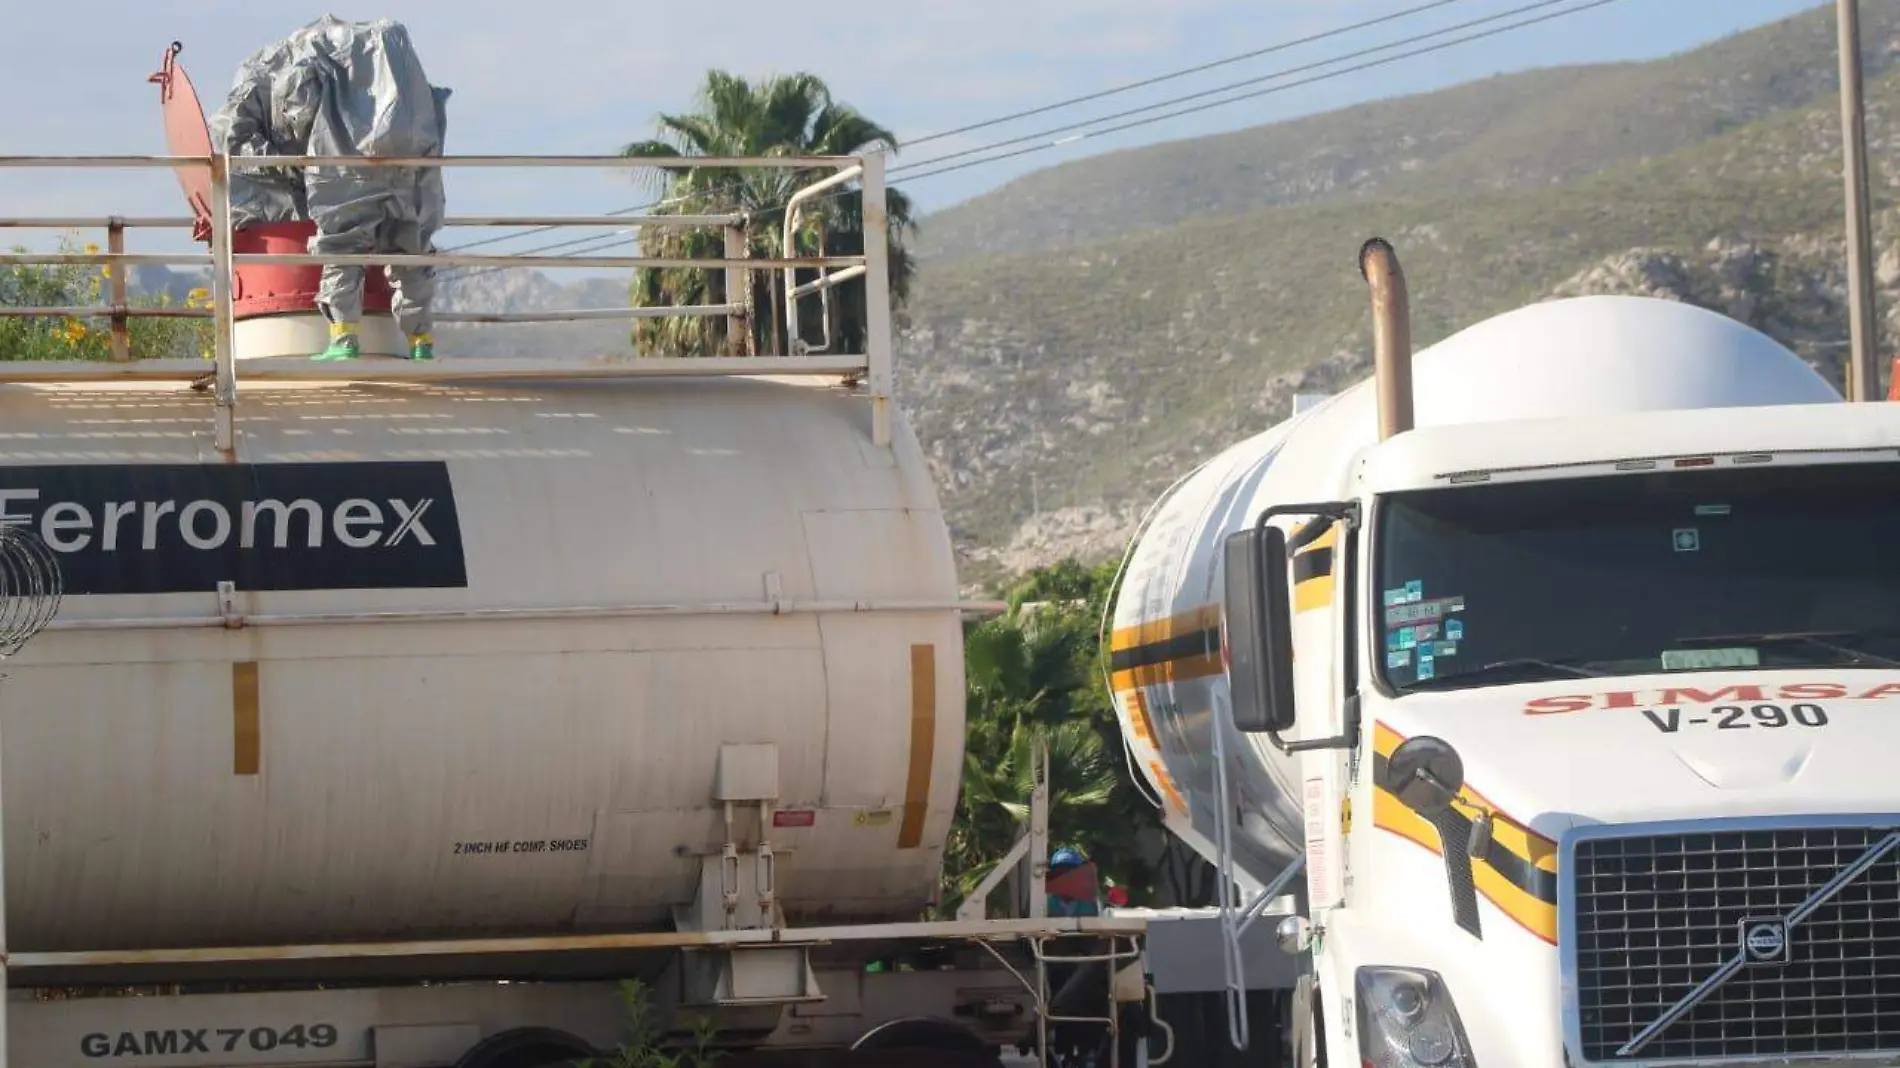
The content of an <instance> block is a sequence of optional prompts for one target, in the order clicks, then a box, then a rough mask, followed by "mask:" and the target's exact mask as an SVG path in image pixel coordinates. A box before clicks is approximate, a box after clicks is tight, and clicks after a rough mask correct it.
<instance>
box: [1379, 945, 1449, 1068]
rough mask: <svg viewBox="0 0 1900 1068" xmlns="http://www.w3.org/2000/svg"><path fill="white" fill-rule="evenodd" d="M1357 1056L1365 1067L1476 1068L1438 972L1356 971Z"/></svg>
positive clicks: (1414, 970)
mask: <svg viewBox="0 0 1900 1068" xmlns="http://www.w3.org/2000/svg"><path fill="white" fill-rule="evenodd" d="M1357 985H1358V988H1359V1004H1358V1017H1359V1056H1360V1059H1361V1060H1362V1061H1363V1062H1364V1063H1365V1064H1366V1066H1367V1068H1476V1065H1477V1062H1476V1061H1475V1060H1473V1059H1472V1057H1471V1043H1470V1042H1469V1041H1467V1040H1466V1038H1465V1028H1464V1025H1463V1024H1462V1023H1460V1022H1459V1021H1458V1009H1457V1007H1456V1006H1454V1005H1452V1003H1451V995H1450V994H1448V993H1446V992H1445V984H1444V983H1442V982H1440V981H1439V978H1438V973H1437V972H1426V971H1419V970H1417V969H1414V968H1361V969H1359V979H1358V984H1357Z"/></svg>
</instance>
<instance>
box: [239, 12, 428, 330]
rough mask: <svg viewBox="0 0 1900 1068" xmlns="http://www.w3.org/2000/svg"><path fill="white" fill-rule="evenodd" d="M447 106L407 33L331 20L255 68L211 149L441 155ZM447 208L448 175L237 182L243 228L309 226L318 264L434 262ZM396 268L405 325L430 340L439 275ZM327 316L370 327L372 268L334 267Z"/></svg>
mask: <svg viewBox="0 0 1900 1068" xmlns="http://www.w3.org/2000/svg"><path fill="white" fill-rule="evenodd" d="M448 97H449V90H447V89H441V88H437V87H435V86H433V85H430V84H429V80H428V77H427V76H426V75H425V74H424V73H423V70H422V61H421V60H420V59H418V58H417V57H416V51H415V48H414V47H413V46H412V45H411V44H410V41H409V31H408V30H407V29H405V28H404V27H403V25H402V24H401V23H399V22H393V21H391V20H388V19H379V20H377V21H375V22H345V21H343V20H341V19H338V18H335V17H333V16H329V15H326V16H324V17H323V18H321V19H318V20H317V21H316V22H313V23H311V24H310V25H308V26H305V27H304V28H302V29H300V30H298V31H297V32H296V33H293V34H291V35H290V36H289V37H286V38H284V39H283V40H281V41H278V42H277V43H275V44H272V45H270V46H269V47H267V48H263V49H260V50H259V51H258V52H256V53H255V54H253V55H252V56H251V57H250V58H248V59H246V60H245V61H244V63H243V65H242V66H241V67H240V68H239V69H238V76H237V80H236V82H235V83H234V84H233V85H232V87H231V93H230V96H229V97H228V98H227V99H226V100H225V103H224V106H223V107H222V108H220V109H219V110H218V113H217V115H216V116H214V117H213V119H212V122H211V135H212V143H213V144H214V145H216V146H218V147H220V148H222V149H223V150H224V151H225V152H227V153H229V154H231V155H233V156H240V155H242V156H299V155H302V156H439V155H441V154H442V142H443V134H444V131H445V129H446V127H447V116H446V105H447V102H448ZM444 203H445V198H444V195H443V191H442V169H441V168H440V167H305V168H296V169H281V170H275V171H238V172H236V173H233V174H232V175H231V221H232V225H233V226H244V225H247V224H250V223H258V222H289V221H294V220H300V219H308V220H310V221H312V222H314V223H315V224H316V227H317V233H316V236H315V237H314V238H312V239H311V241H310V251H311V253H312V254H313V255H323V254H325V253H343V254H364V253H372V252H398V253H416V254H420V253H430V252H434V251H435V235H436V232H437V231H439V230H440V229H441V228H442V221H443V209H444ZM387 270H388V272H389V280H390V285H391V288H392V289H393V290H394V291H395V302H394V308H393V310H394V312H395V314H396V318H397V321H398V323H399V324H400V325H401V326H402V328H403V330H404V331H405V332H407V333H410V334H418V333H424V332H427V331H428V329H429V328H430V311H429V308H430V302H431V301H432V300H433V298H434V296H435V269H434V268H432V267H390V268H387ZM317 307H318V309H319V310H321V311H322V312H323V314H324V316H325V317H326V318H328V319H329V320H331V321H332V322H349V323H354V322H358V321H360V320H361V319H362V317H363V268H361V267H325V268H324V270H323V280H322V283H321V285H320V286H319V287H318V290H317Z"/></svg>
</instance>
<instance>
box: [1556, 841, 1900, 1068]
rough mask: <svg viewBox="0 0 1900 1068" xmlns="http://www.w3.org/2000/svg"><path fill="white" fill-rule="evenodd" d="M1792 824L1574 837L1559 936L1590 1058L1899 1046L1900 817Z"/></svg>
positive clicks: (1577, 1027)
mask: <svg viewBox="0 0 1900 1068" xmlns="http://www.w3.org/2000/svg"><path fill="white" fill-rule="evenodd" d="M1789 823H1790V821H1781V823H1780V825H1769V826H1763V825H1762V824H1761V823H1759V822H1757V823H1755V824H1753V825H1740V824H1733V823H1727V822H1721V823H1717V822H1710V823H1705V824H1696V825H1693V826H1692V827H1691V826H1690V825H1680V824H1679V825H1674V826H1672V827H1670V828H1668V833H1660V834H1656V833H1648V834H1641V833H1640V832H1639V834H1640V836H1637V837H1611V836H1603V837H1598V836H1595V835H1593V834H1585V835H1580V836H1579V837H1578V838H1577V839H1576V840H1575V841H1574V842H1572V843H1570V845H1569V848H1568V850H1567V853H1568V856H1566V857H1565V858H1564V861H1563V864H1562V865H1561V867H1562V869H1564V870H1565V875H1564V882H1566V883H1567V884H1568V885H1567V886H1566V887H1565V890H1566V891H1567V894H1568V897H1569V898H1570V900H1569V901H1567V902H1565V903H1564V908H1565V912H1566V915H1565V917H1564V924H1563V932H1562V935H1561V937H1562V939H1563V940H1564V942H1565V943H1566V944H1565V947H1564V957H1565V962H1566V967H1567V968H1570V969H1574V974H1573V975H1572V976H1571V977H1570V978H1571V980H1572V982H1571V984H1570V994H1569V996H1570V997H1572V998H1574V999H1575V1001H1574V1002H1573V1004H1572V1005H1571V1006H1568V1008H1569V1009H1570V1011H1571V1013H1572V1016H1573V1021H1574V1022H1573V1028H1574V1030H1573V1034H1574V1035H1575V1036H1576V1040H1577V1042H1578V1045H1579V1047H1580V1048H1579V1050H1578V1052H1579V1053H1581V1054H1582V1059H1583V1060H1585V1061H1588V1062H1596V1063H1601V1062H1612V1063H1618V1062H1620V1063H1631V1062H1640V1061H1666V1060H1674V1059H1677V1058H1737V1059H1746V1058H1753V1057H1763V1058H1771V1057H1788V1056H1802V1055H1830V1054H1858V1055H1862V1056H1865V1055H1868V1054H1873V1053H1879V1052H1888V1051H1900V817H1896V818H1892V819H1889V820H1887V821H1885V822H1884V823H1883V824H1881V825H1877V826H1855V825H1851V823H1848V822H1847V821H1832V822H1829V823H1825V824H1823V823H1819V822H1817V821H1802V822H1801V823H1799V824H1797V825H1788V824H1789ZM1682 828H1687V829H1682ZM1731 828H1732V829H1731ZM1607 830H1608V829H1607V828H1606V831H1607ZM1611 833H1614V832H1611ZM1672 1010H1681V1011H1679V1013H1678V1015H1677V1016H1676V1018H1675V1019H1673V1020H1671V1021H1670V1022H1668V1023H1667V1024H1666V1025H1665V1026H1663V1027H1661V1028H1658V1029H1655V1030H1654V1031H1653V1033H1651V1034H1650V1035H1649V1036H1648V1038H1647V1040H1646V1041H1643V1042H1642V1043H1640V1048H1637V1049H1632V1050H1628V1051H1625V1047H1626V1046H1627V1045H1628V1044H1630V1043H1631V1042H1632V1041H1634V1040H1637V1039H1638V1038H1640V1037H1642V1036H1643V1034H1644V1032H1645V1029H1648V1028H1650V1027H1651V1025H1652V1024H1654V1023H1655V1022H1656V1021H1657V1020H1659V1019H1661V1018H1663V1017H1664V1016H1665V1015H1666V1014H1669V1013H1671V1012H1672Z"/></svg>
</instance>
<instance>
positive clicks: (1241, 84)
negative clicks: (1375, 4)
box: [891, 0, 1569, 174]
mask: <svg viewBox="0 0 1900 1068" xmlns="http://www.w3.org/2000/svg"><path fill="white" fill-rule="evenodd" d="M1568 2H1569V0H1536V2H1535V3H1529V4H1523V5H1521V6H1519V7H1514V8H1509V9H1506V10H1504V11H1499V12H1497V13H1496V14H1491V15H1485V16H1484V17H1482V18H1475V19H1471V20H1469V21H1466V22H1459V23H1454V24H1452V25H1450V26H1446V27H1443V28H1441V29H1436V30H1431V31H1429V32H1426V33H1419V34H1414V35H1412V36H1410V37H1403V38H1400V39H1399V40H1396V41H1392V42H1389V43H1387V44H1382V45H1374V46H1372V47H1370V48H1362V49H1360V50H1358V51H1356V52H1348V53H1346V54H1345V55H1342V56H1334V57H1332V58H1330V59H1322V60H1317V61H1315V62H1312V63H1306V64H1302V65H1300V66H1297V67H1286V68H1283V69H1281V70H1276V71H1270V72H1268V73H1266V74H1261V75H1257V76H1255V77H1252V78H1246V79H1243V80H1241V81H1237V82H1229V83H1227V84H1226V85H1217V86H1214V87H1213V88H1212V89H1202V90H1200V91H1199V92H1194V93H1188V94H1186V95H1184V96H1177V97H1170V98H1168V99H1166V100H1157V101H1155V102H1154V103H1152V104H1143V105H1142V106H1140V107H1138V108H1129V109H1128V110H1126V111H1117V112H1114V113H1112V114H1108V115H1100V116H1097V117H1095V118H1092V119H1083V120H1081V121H1079V122H1072V123H1069V124H1067V125H1064V126H1053V127H1050V128H1049V129H1047V130H1039V131H1037V132H1035V133H1032V134H1023V135H1022V136H1020V137H1012V138H1010V139H1008V140H1006V141H995V142H992V143H990V144H987V145H978V146H976V147H975V148H966V149H963V150H962V151H959V152H951V153H948V154H946V155H942V156H934V157H932V158H930V159H926V160H918V161H917V162H915V163H906V164H904V165H902V166H899V167H893V168H891V173H892V174H896V173H899V172H901V171H907V170H914V169H916V168H918V167H928V166H931V165H933V164H937V163H944V162H947V161H949V160H953V159H961V158H963V157H964V156H973V155H975V154H977V153H979V152H989V151H991V150H993V149H998V148H1006V147H1008V146H1010V145H1019V144H1022V143H1024V142H1026V141H1034V140H1036V139H1037V138H1039V137H1053V136H1054V135H1056V134H1061V133H1068V132H1069V131H1071V130H1079V129H1082V128H1083V127H1085V126H1093V125H1095V124H1096V123H1101V122H1113V121H1114V120H1116V119H1125V118H1129V117H1130V116H1134V115H1140V114H1143V113H1145V112H1150V111H1154V110H1156V109H1158V108H1165V107H1169V106H1172V105H1174V104H1184V103H1187V102H1188V101H1190V100H1201V99H1204V98H1206V97H1210V96H1214V95H1216V94H1219V93H1225V92H1230V91H1232V90H1235V89H1241V88H1245V87H1246V86H1249V85H1258V84H1260V83H1261V82H1270V81H1273V80H1275V79H1278V78H1284V77H1287V76H1288V75H1292V74H1304V73H1306V72H1307V71H1310V70H1318V69H1319V68H1321V67H1328V66H1331V65H1333V64H1334V63H1341V62H1344V61H1346V60H1351V59H1359V58H1361V57H1364V56H1369V55H1373V54H1374V53H1377V52H1385V51H1389V50H1391V49H1394V48H1402V47H1404V46H1406V45H1409V44H1417V43H1418V42H1420V41H1426V40H1430V39H1431V38H1434V37H1443V36H1444V35H1445V34H1448V33H1454V32H1456V31H1458V30H1467V29H1470V28H1471V27H1473V26H1482V25H1484V24H1485V23H1487V22H1496V21H1498V20H1499V19H1502V18H1509V17H1510V16H1512V15H1521V14H1523V13H1524V12H1526V11H1536V10H1538V9H1539V8H1546V7H1553V6H1555V5H1557V4H1562V3H1568ZM1558 14H1562V12H1559V13H1558ZM1520 25H1523V24H1520ZM1472 39H1473V38H1464V40H1472ZM1451 43H1454V44H1455V43H1459V42H1451ZM1411 54H1413V55H1416V54H1417V53H1411ZM1352 69H1353V70H1363V69H1364V68H1362V67H1355V68H1352ZM1293 84H1294V85H1305V84H1307V83H1306V82H1295V83H1293ZM1283 88H1291V86H1286V87H1283ZM1235 99H1245V98H1244V97H1236V98H1235ZM911 143H912V144H913V145H914V144H916V142H914V141H913V142H911Z"/></svg>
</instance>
